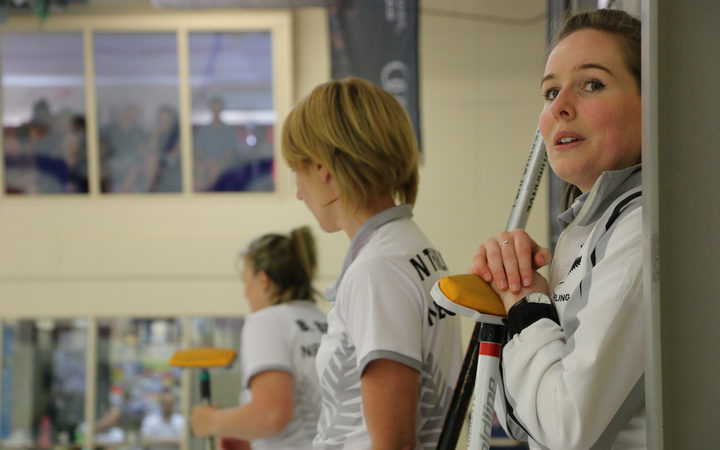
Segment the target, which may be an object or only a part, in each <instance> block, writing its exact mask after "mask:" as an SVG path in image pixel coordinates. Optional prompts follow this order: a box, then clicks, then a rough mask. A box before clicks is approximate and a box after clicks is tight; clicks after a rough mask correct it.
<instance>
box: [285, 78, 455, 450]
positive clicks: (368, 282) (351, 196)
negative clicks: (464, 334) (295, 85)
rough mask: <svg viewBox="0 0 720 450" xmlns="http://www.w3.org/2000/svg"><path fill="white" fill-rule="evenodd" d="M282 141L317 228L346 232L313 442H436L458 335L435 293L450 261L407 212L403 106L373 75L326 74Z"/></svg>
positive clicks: (409, 166) (412, 162)
mask: <svg viewBox="0 0 720 450" xmlns="http://www.w3.org/2000/svg"><path fill="white" fill-rule="evenodd" d="M282 151H283V156H284V157H285V160H286V162H287V163H288V165H289V166H290V168H291V169H292V170H293V171H295V174H296V182H297V197H298V198H299V199H301V200H302V201H303V202H305V204H306V205H307V207H308V208H309V209H310V211H311V212H312V213H313V215H314V216H315V218H316V219H317V220H318V222H319V224H320V226H321V228H322V229H323V230H325V231H327V232H336V231H340V230H342V231H343V232H345V234H347V236H348V237H349V238H350V239H351V242H350V249H349V250H348V252H347V256H346V258H345V262H344V263H343V267H342V269H341V272H340V277H339V278H338V280H337V281H336V282H335V284H333V285H332V286H331V287H330V288H329V289H328V290H327V291H326V292H325V296H326V297H327V299H328V300H330V301H331V302H333V308H332V310H331V311H330V313H329V315H328V333H327V335H326V336H324V337H323V340H322V343H321V345H320V350H319V351H318V356H317V360H316V364H317V370H318V375H319V377H320V386H321V388H322V392H323V402H322V412H321V416H320V422H319V425H318V435H317V436H316V438H315V441H314V446H315V448H323V449H330V448H332V449H335V448H338V449H339V448H347V449H358V448H374V449H400V448H435V445H436V442H437V439H438V437H439V434H440V431H441V427H442V423H443V418H444V416H445V413H446V411H447V407H448V405H449V401H450V397H451V394H452V389H453V386H454V383H455V381H456V380H457V376H458V372H459V369H460V359H461V346H460V340H459V324H458V322H457V321H456V319H455V318H454V317H450V316H449V315H448V314H447V313H446V312H445V311H443V310H442V309H439V308H437V307H436V306H435V305H434V303H433V301H432V299H431V297H430V294H429V292H430V288H431V287H432V285H433V284H434V283H435V281H436V280H438V279H439V278H440V277H441V276H444V275H446V274H447V273H448V272H447V267H446V265H445V263H444V261H443V258H442V256H441V254H440V252H439V251H438V250H437V249H436V248H435V247H434V246H433V244H432V243H431V242H430V241H429V240H428V239H427V238H426V237H425V235H424V234H423V233H422V231H421V230H420V228H419V227H418V226H417V224H416V223H415V222H414V221H413V219H412V205H413V204H414V202H415V198H416V196H417V192H418V148H417V143H416V140H415V135H414V134H413V129H412V126H411V125H410V121H409V120H408V118H407V115H406V114H405V111H404V110H403V108H402V107H401V106H400V104H399V103H398V101H397V100H396V99H395V98H394V97H393V96H392V95H390V94H388V93H387V92H385V91H383V90H382V89H380V88H379V87H376V86H374V85H372V84H371V83H369V82H367V81H364V80H361V79H358V78H348V79H345V80H342V81H331V82H328V83H325V84H322V85H320V86H318V87H316V88H315V89H314V90H313V91H312V92H311V93H310V95H308V96H307V97H306V98H305V99H304V100H302V101H301V102H300V103H299V104H298V105H297V106H295V108H294V109H293V110H292V111H291V112H290V114H289V116H288V117H287V119H286V120H285V124H284V126H283V133H282Z"/></svg>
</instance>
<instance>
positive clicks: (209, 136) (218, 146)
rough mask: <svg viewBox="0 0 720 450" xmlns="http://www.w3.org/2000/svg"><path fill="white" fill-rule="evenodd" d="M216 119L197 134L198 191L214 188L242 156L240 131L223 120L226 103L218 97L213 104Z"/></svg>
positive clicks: (212, 108) (195, 162)
mask: <svg viewBox="0 0 720 450" xmlns="http://www.w3.org/2000/svg"><path fill="white" fill-rule="evenodd" d="M209 108H210V113H211V114H212V119H211V121H210V123H209V124H208V125H205V126H203V127H200V128H199V129H198V130H197V132H196V134H195V142H194V153H195V159H194V167H195V190H196V191H211V190H213V186H214V185H215V183H216V182H217V181H218V178H219V177H220V175H222V173H223V172H225V171H226V170H229V169H231V168H232V166H233V165H234V163H235V162H236V160H237V159H238V156H239V155H238V151H239V149H238V143H237V133H236V131H235V129H234V128H233V127H231V126H228V125H226V124H225V123H224V122H223V120H222V112H223V110H224V109H225V102H224V101H223V99H221V98H219V97H214V98H212V99H211V100H210V103H209Z"/></svg>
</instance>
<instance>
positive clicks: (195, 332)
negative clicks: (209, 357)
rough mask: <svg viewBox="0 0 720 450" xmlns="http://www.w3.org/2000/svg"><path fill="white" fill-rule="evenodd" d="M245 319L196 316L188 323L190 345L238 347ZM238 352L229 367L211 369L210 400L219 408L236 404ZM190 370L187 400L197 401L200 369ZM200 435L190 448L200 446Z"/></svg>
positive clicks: (201, 447) (238, 389)
mask: <svg viewBox="0 0 720 450" xmlns="http://www.w3.org/2000/svg"><path fill="white" fill-rule="evenodd" d="M244 323H245V319H244V318H243V317H215V318H210V317H197V318H193V319H192V320H191V323H190V346H191V347H220V348H229V349H233V350H236V351H238V352H239V351H240V336H241V332H242V327H243V324H244ZM239 361H240V355H239V354H238V355H237V357H236V358H235V362H234V363H233V364H232V365H231V366H230V367H218V368H214V369H210V381H211V393H212V403H213V404H214V405H218V406H219V407H221V408H229V407H233V406H237V405H238V404H239V400H240V392H241V390H242V373H241V368H240V364H238V362H239ZM189 370H191V371H192V372H191V376H190V378H191V385H190V386H191V387H190V392H191V395H190V404H191V405H197V404H199V403H200V379H199V376H198V374H199V371H198V370H194V369H189ZM203 444H204V442H203V439H200V438H197V437H195V436H192V437H191V440H190V448H192V449H198V450H199V449H203V448H204V447H203Z"/></svg>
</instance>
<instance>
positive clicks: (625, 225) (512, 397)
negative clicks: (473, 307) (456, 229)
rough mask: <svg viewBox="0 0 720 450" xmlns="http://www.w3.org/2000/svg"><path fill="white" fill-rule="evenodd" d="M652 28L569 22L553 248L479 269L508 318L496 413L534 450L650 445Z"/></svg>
mask: <svg viewBox="0 0 720 450" xmlns="http://www.w3.org/2000/svg"><path fill="white" fill-rule="evenodd" d="M640 35H641V33H640V21H639V20H637V19H635V18H633V17H631V16H629V15H628V14H626V13H624V12H622V11H613V10H597V11H591V12H586V13H582V14H579V15H576V16H573V17H570V18H569V19H568V21H567V22H566V23H565V25H564V27H563V28H562V29H561V30H560V32H559V35H558V37H557V38H556V40H555V42H554V45H553V46H552V51H551V52H550V55H549V57H548V58H547V63H546V65H545V74H544V76H543V79H542V83H541V91H542V93H543V97H544V103H545V105H544V108H543V110H542V112H541V113H540V119H539V126H540V131H541V133H542V135H543V139H544V140H545V145H546V147H547V151H548V159H549V161H550V166H551V167H552V169H553V171H554V172H555V173H556V174H557V175H558V176H559V177H560V178H562V179H563V180H565V181H567V182H568V183H570V187H571V189H570V191H569V194H570V195H569V197H568V198H567V200H568V201H567V202H566V208H567V209H566V210H565V212H563V213H562V214H561V215H560V216H559V220H560V222H561V224H562V225H563V227H564V230H563V232H562V234H561V235H560V238H559V240H558V243H557V247H556V249H555V255H554V259H553V262H552V266H551V268H550V279H549V282H548V280H546V279H545V278H544V277H543V276H542V275H540V274H539V273H538V272H537V268H538V267H540V266H544V265H546V264H548V262H549V261H550V251H549V250H548V249H546V248H542V247H540V246H539V245H538V244H537V243H536V242H535V241H534V240H533V239H532V238H530V236H529V235H528V234H527V233H526V232H525V231H522V230H515V231H511V232H504V233H500V234H498V235H497V236H495V237H493V238H490V239H488V240H487V241H486V242H485V243H483V244H482V245H481V246H480V247H479V248H478V251H477V253H476V255H475V259H474V262H473V264H472V266H471V268H470V272H471V273H474V274H477V275H480V276H481V277H482V278H484V279H485V280H486V281H488V282H492V284H491V285H492V287H493V288H494V289H495V291H496V292H497V293H498V295H499V296H500V297H501V299H502V301H503V303H504V305H505V309H506V310H507V312H508V322H507V323H508V324H507V334H508V341H507V343H506V344H505V346H504V347H503V351H502V363H501V370H502V377H501V380H502V383H501V384H500V386H499V390H498V395H497V397H496V404H495V406H496V410H497V415H498V417H499V418H500V420H501V422H502V423H503V426H504V427H505V429H506V430H507V431H508V432H509V433H510V434H511V435H512V436H514V437H515V438H518V439H529V440H530V445H531V447H532V448H553V449H556V448H563V449H588V448H613V449H640V448H646V447H647V443H646V432H645V427H646V423H645V395H644V368H645V366H644V363H643V361H644V352H645V326H646V325H645V316H646V312H645V305H644V303H643V289H642V266H643V264H642V254H643V251H642V246H643V240H644V239H643V235H642V228H643V227H642V184H641V160H640V158H641V152H640V149H641V126H640V124H641V109H642V108H641V98H640Z"/></svg>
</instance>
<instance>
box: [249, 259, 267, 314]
mask: <svg viewBox="0 0 720 450" xmlns="http://www.w3.org/2000/svg"><path fill="white" fill-rule="evenodd" d="M242 277H243V282H244V283H245V298H246V299H247V301H248V303H249V304H250V311H252V312H255V311H258V310H260V309H263V308H265V307H268V306H271V305H273V304H274V303H273V301H272V300H273V298H272V295H271V294H272V289H271V285H270V284H269V280H268V279H267V275H265V273H264V272H262V271H257V272H256V271H255V268H254V267H253V265H252V263H250V262H249V261H246V262H245V265H244V266H243V271H242Z"/></svg>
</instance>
